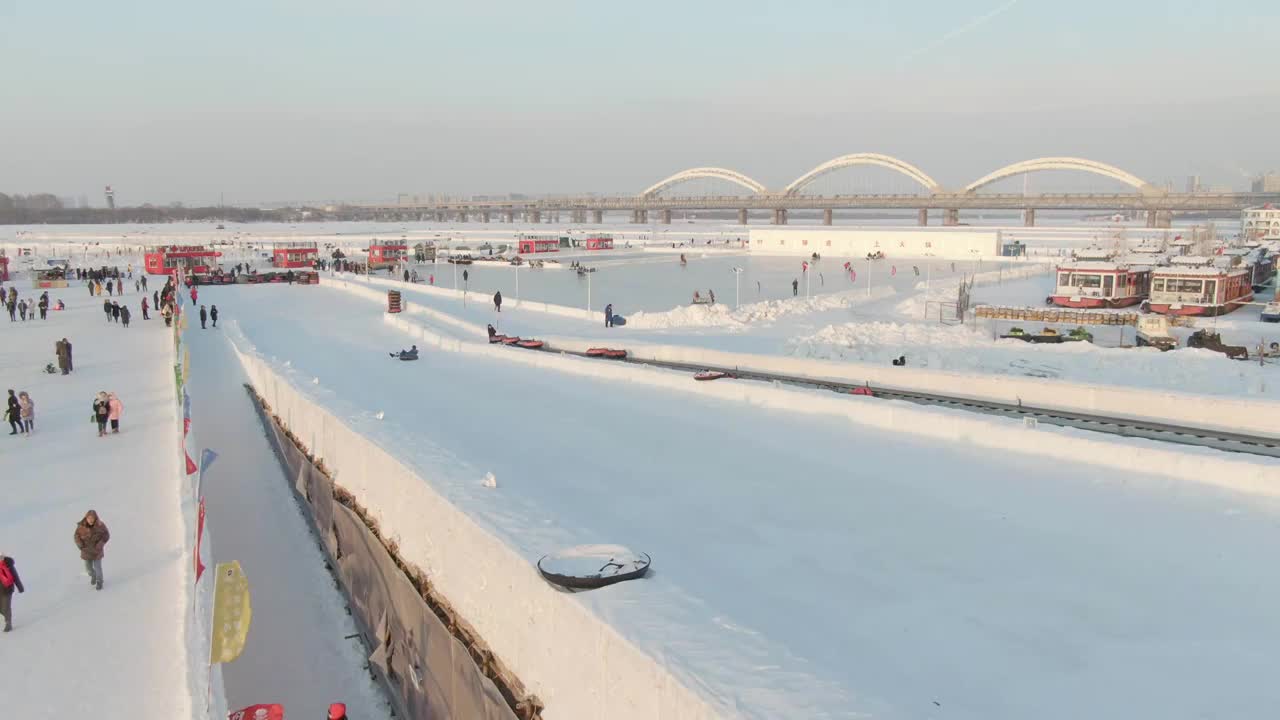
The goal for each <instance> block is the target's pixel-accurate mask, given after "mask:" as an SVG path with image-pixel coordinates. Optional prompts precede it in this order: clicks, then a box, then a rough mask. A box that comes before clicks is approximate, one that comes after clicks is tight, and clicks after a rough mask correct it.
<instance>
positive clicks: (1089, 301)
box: [1049, 260, 1151, 308]
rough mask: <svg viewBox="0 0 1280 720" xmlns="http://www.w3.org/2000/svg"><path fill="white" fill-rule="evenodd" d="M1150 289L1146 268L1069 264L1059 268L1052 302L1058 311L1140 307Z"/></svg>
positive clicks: (1104, 264) (1100, 264)
mask: <svg viewBox="0 0 1280 720" xmlns="http://www.w3.org/2000/svg"><path fill="white" fill-rule="evenodd" d="M1150 287H1151V268H1150V267H1148V266H1146V265H1133V266H1130V265H1126V264H1123V263H1113V262H1098V261H1092V260H1086V261H1077V262H1073V263H1067V264H1065V265H1060V266H1059V267H1058V284H1057V288H1056V289H1055V290H1054V293H1053V295H1050V296H1049V301H1050V302H1051V303H1053V304H1054V305H1057V306H1059V307H1070V308H1118V307H1128V306H1130V305H1137V304H1138V303H1140V302H1142V301H1143V300H1144V299H1146V297H1147V293H1148V292H1149V291H1150Z"/></svg>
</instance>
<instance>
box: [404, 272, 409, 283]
mask: <svg viewBox="0 0 1280 720" xmlns="http://www.w3.org/2000/svg"><path fill="white" fill-rule="evenodd" d="M404 281H405V282H409V271H408V270H407V269H406V270H405V271H404Z"/></svg>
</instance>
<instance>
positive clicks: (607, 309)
mask: <svg viewBox="0 0 1280 720" xmlns="http://www.w3.org/2000/svg"><path fill="white" fill-rule="evenodd" d="M604 326H605V327H607V328H609V327H613V303H609V304H608V305H605V306H604Z"/></svg>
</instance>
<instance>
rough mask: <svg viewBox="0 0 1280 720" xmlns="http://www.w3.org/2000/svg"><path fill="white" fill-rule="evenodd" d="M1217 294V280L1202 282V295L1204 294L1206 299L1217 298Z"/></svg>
mask: <svg viewBox="0 0 1280 720" xmlns="http://www.w3.org/2000/svg"><path fill="white" fill-rule="evenodd" d="M1217 292H1218V281H1217V280H1205V281H1204V294H1205V297H1207V298H1214V297H1217Z"/></svg>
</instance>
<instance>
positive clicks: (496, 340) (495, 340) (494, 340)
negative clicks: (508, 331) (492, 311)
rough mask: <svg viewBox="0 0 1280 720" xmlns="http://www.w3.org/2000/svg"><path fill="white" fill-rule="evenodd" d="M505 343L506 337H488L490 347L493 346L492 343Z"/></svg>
mask: <svg viewBox="0 0 1280 720" xmlns="http://www.w3.org/2000/svg"><path fill="white" fill-rule="evenodd" d="M506 341H507V336H506V335H490V336H489V344H490V345H493V344H494V343H500V342H506Z"/></svg>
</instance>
